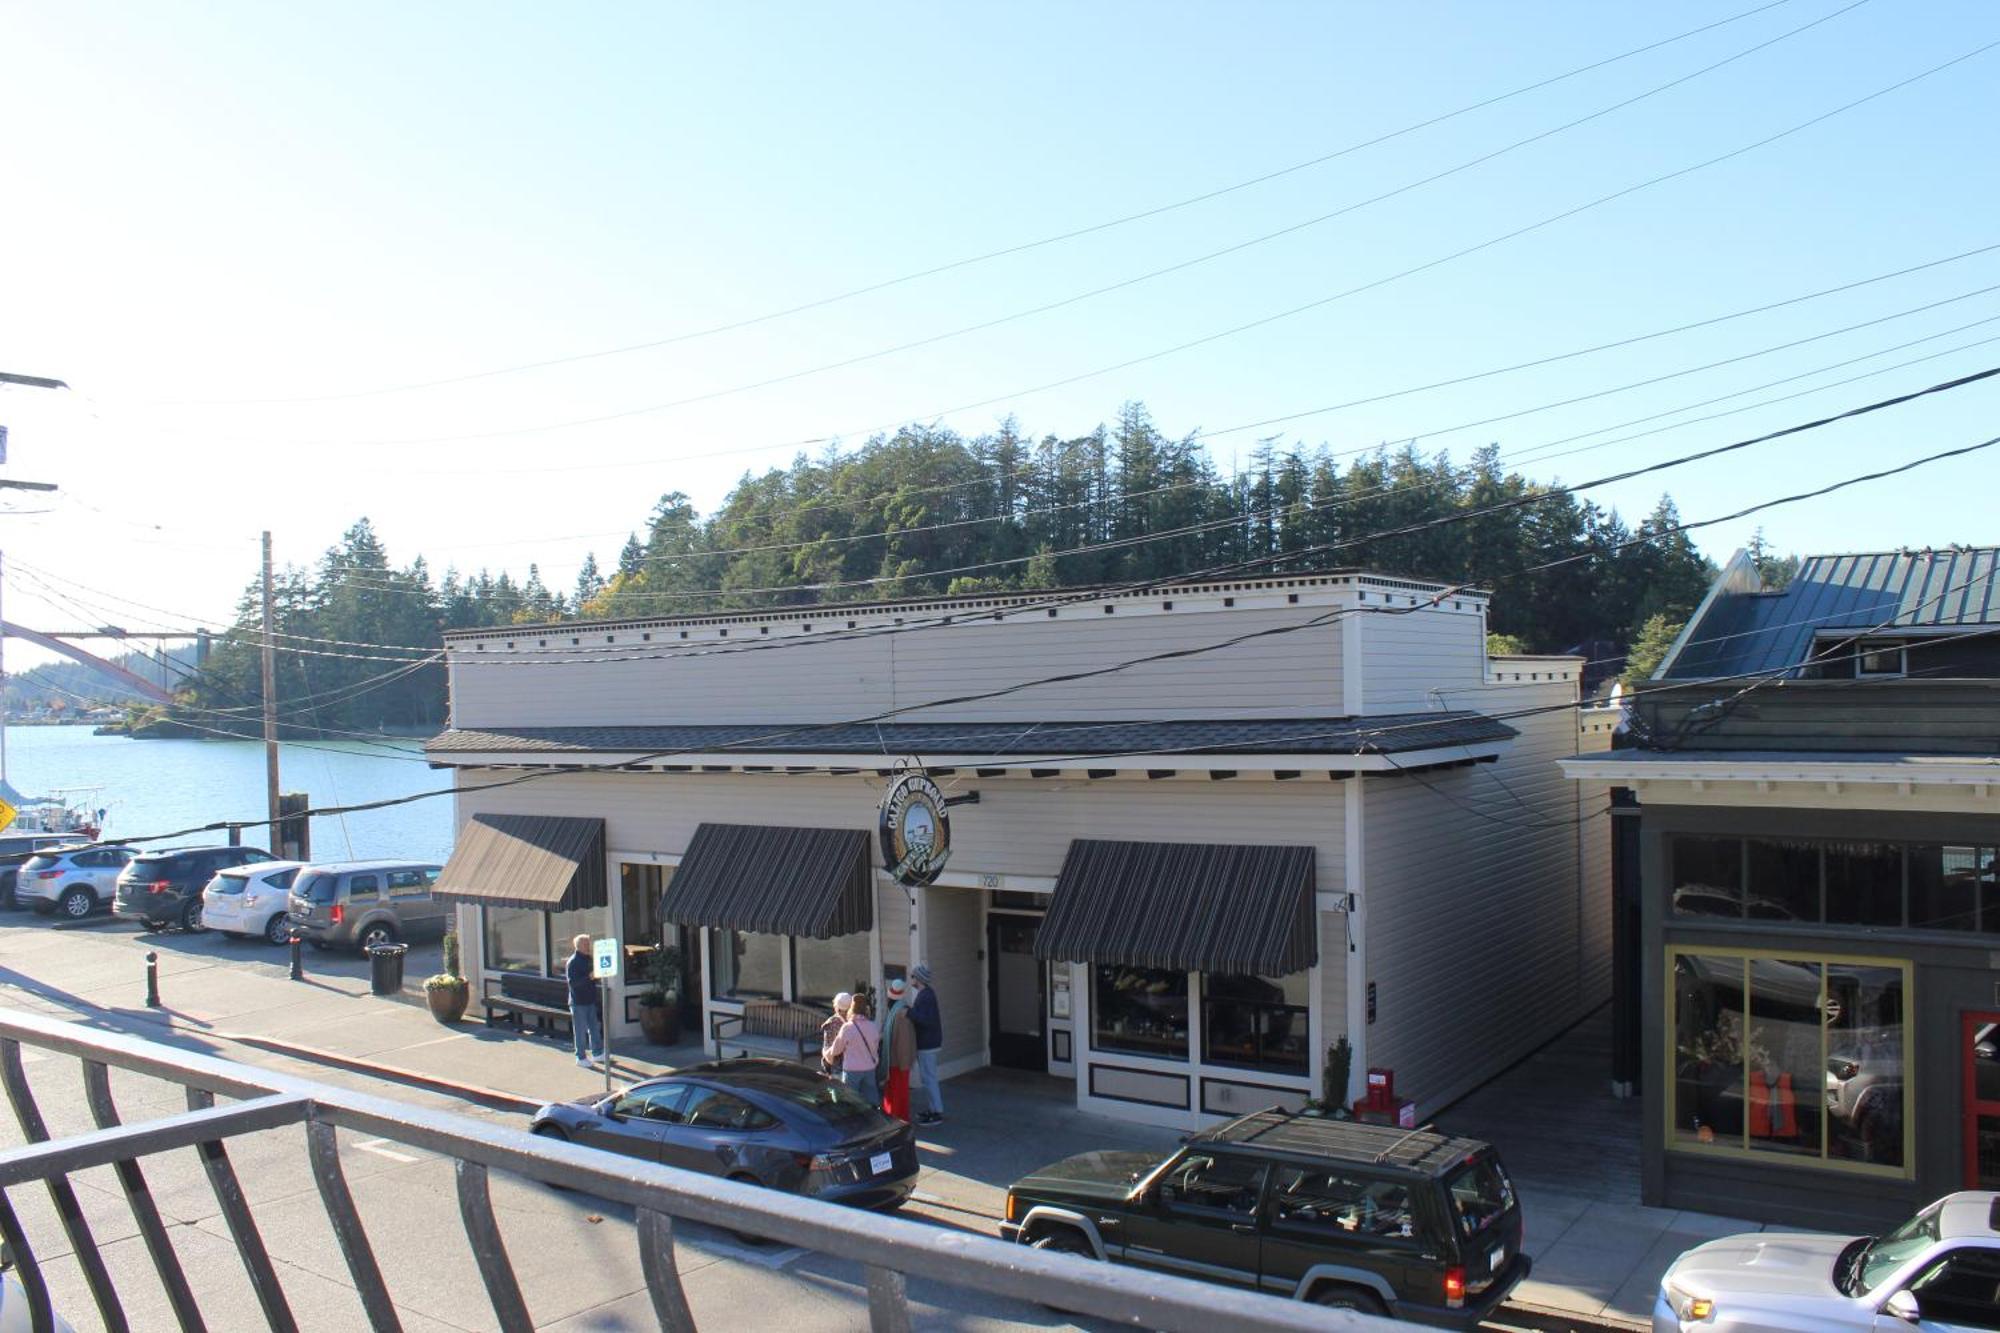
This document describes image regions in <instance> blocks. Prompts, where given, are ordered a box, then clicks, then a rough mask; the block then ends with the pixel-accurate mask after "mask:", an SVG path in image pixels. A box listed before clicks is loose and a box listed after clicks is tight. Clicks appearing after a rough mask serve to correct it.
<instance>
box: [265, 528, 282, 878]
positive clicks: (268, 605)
mask: <svg viewBox="0 0 2000 1333" xmlns="http://www.w3.org/2000/svg"><path fill="white" fill-rule="evenodd" d="M273 600H274V594H273V593H272V590H271V534H270V533H269V532H266V533H265V534H264V796H265V800H266V804H267V805H268V806H269V809H270V816H271V841H270V843H269V846H270V848H271V849H272V852H273V854H274V855H275V854H276V851H277V848H278V846H279V842H280V837H279V835H280V832H281V829H280V826H279V823H278V647H277V638H276V633H277V626H276V625H275V624H274V623H273V622H274V621H275V620H276V612H275V609H274V607H273Z"/></svg>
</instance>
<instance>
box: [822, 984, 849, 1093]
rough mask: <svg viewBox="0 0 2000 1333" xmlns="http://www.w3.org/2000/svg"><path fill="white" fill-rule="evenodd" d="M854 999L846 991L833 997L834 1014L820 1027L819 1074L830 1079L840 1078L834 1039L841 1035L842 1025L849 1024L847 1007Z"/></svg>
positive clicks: (829, 1015) (828, 1016)
mask: <svg viewBox="0 0 2000 1333" xmlns="http://www.w3.org/2000/svg"><path fill="white" fill-rule="evenodd" d="M853 1002H854V997H853V996H852V995H850V994H848V993H847V992H846V991H842V992H840V994H838V995H836V996H834V997H833V1012H832V1013H831V1014H828V1015H827V1017H826V1021H825V1022H824V1023H821V1024H820V1025H819V1072H820V1073H822V1074H825V1075H826V1076H827V1077H828V1078H839V1077H840V1062H839V1061H838V1060H836V1059H835V1058H834V1055H833V1039H834V1038H835V1037H838V1036H839V1035H840V1029H841V1025H842V1024H844V1023H846V1022H847V1006H848V1005H850V1004H852V1003H853Z"/></svg>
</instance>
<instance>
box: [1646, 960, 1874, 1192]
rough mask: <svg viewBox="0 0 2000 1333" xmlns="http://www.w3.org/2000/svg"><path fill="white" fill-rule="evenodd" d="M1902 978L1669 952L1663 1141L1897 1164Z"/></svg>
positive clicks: (1849, 965)
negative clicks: (1668, 1068)
mask: <svg viewBox="0 0 2000 1333" xmlns="http://www.w3.org/2000/svg"><path fill="white" fill-rule="evenodd" d="M1906 975H1907V969H1905V968H1904V967H1901V966H1898V965H1895V964H1889V963H1881V964H1868V963H1854V962H1845V961H1838V962H1837V961H1832V960H1828V959H1814V958H1783V957H1762V956H1753V957H1745V956H1743V955H1738V954H1709V953H1692V952H1690V953H1681V952H1679V951H1676V953H1675V957H1674V966H1673V977H1674V981H1673V985H1674V994H1673V1024H1674V1027H1673V1052H1674V1085H1673V1104H1672V1107H1671V1109H1670V1112H1669V1116H1670V1119H1669V1132H1668V1142H1669V1143H1670V1144H1671V1145H1672V1146H1674V1147H1676V1148H1681V1149H1693V1150H1701V1149H1723V1150H1729V1149H1733V1150H1738V1151H1742V1150H1748V1151H1750V1152H1753V1153H1758V1154H1764V1153H1771V1154H1782V1155H1784V1156H1787V1157H1791V1158H1794V1159H1807V1160H1813V1161H1819V1162H1845V1163H1857V1164H1864V1165H1868V1166H1875V1167H1888V1168H1892V1169H1894V1170H1897V1171H1899V1172H1900V1171H1901V1169H1902V1168H1903V1166H1904V1164H1905V1156H1904V1150H1903V1126H1904V1119H1905V1116H1904V1111H1905V1097H1906V1092H1905V1089H1906V1087H1907V1082H1908V1080H1907V1077H1906V1074H1907V1069H1906V1062H1905V1057H1904V1040H1903V1006H1904V999H1903V997H1904V989H1905V979H1906Z"/></svg>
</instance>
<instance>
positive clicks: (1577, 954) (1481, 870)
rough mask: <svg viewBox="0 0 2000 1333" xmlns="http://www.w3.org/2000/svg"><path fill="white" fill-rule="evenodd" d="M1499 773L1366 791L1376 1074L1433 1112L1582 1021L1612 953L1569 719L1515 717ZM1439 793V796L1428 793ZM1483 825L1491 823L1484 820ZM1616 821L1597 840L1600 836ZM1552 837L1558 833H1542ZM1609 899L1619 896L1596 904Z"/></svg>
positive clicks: (1493, 696)
mask: <svg viewBox="0 0 2000 1333" xmlns="http://www.w3.org/2000/svg"><path fill="white" fill-rule="evenodd" d="M1575 691H1576V686H1575V684H1574V683H1573V682H1567V683H1566V682H1553V683H1550V684H1547V685H1542V686H1528V685H1524V686H1509V687H1504V688H1496V689H1493V690H1489V691H1485V692H1484V693H1485V694H1486V695H1487V696H1489V697H1487V698H1484V699H1479V701H1478V702H1474V700H1475V698H1477V697H1478V696H1476V695H1469V694H1468V695H1460V696H1459V697H1458V699H1457V701H1456V702H1457V704H1458V706H1461V707H1484V708H1486V709H1489V710H1502V709H1517V708H1526V707H1532V706H1537V705H1544V704H1557V703H1562V702H1565V701H1568V700H1571V699H1574V698H1575ZM1511 722H1512V725H1514V726H1516V727H1518V728H1519V729H1520V731H1521V736H1520V739H1519V740H1517V741H1515V742H1514V743H1513V744H1512V745H1511V746H1510V747H1509V749H1508V753H1507V754H1506V755H1505V756H1504V757H1503V758H1502V759H1501V760H1500V761H1499V762H1498V763H1496V764H1480V765H1476V766H1473V767H1470V768H1462V769H1454V770H1447V771H1442V772H1438V773H1434V774H1427V775H1425V778H1424V782H1419V781H1417V780H1416V779H1415V778H1412V777H1369V778H1368V779H1366V785H1365V787H1364V793H1365V796H1364V802H1365V804H1364V809H1365V811H1366V814H1365V818H1366V824H1365V826H1364V831H1363V835H1364V838H1365V843H1366V849H1367V858H1366V864H1367V882H1366V884H1365V886H1364V892H1365V893H1366V894H1367V898H1368V917H1367V921H1368V926H1367V929H1368V941H1367V949H1368V954H1367V957H1368V969H1369V976H1370V978H1371V979H1372V980H1373V981H1374V982H1375V983H1376V990H1377V1005H1378V1008H1377V1015H1378V1016H1377V1021H1376V1023H1375V1025H1374V1026H1373V1027H1372V1028H1370V1029H1369V1053H1368V1060H1369V1063H1370V1064H1371V1065H1387V1066H1389V1067H1391V1068H1393V1069H1394V1070H1395V1071H1396V1085H1397V1089H1398V1091H1399V1092H1401V1093H1403V1094H1404V1095H1407V1096H1411V1097H1413V1098H1415V1099H1416V1100H1417V1102H1418V1103H1419V1105H1420V1107H1421V1108H1422V1109H1423V1111H1424V1113H1425V1114H1428V1113H1430V1112H1432V1111H1435V1110H1436V1109H1437V1108H1439V1107H1440V1106H1443V1105H1445V1104H1447V1103H1449V1102H1450V1101H1452V1100H1454V1099H1456V1098H1457V1097H1459V1096H1461V1095H1463V1094H1464V1093H1465V1092H1467V1091H1469V1090H1471V1089H1472V1088H1474V1087H1476V1086H1478V1085H1479V1084H1480V1083H1481V1082H1483V1081H1485V1080H1486V1079H1488V1078H1491V1077H1492V1076H1493V1075H1495V1074H1497V1073H1499V1072H1500V1071H1502V1070H1504V1069H1506V1068H1507V1067H1508V1066H1509V1065H1510V1064H1512V1063H1514V1062H1515V1061H1517V1060H1519V1059H1520V1058H1521V1057H1523V1056H1525V1055H1526V1054H1528V1053H1529V1052H1530V1051H1532V1050H1534V1049H1535V1047H1537V1046H1538V1045H1540V1044H1541V1043H1543V1042H1545V1041H1547V1040H1548V1039H1550V1038H1551V1037H1553V1036H1555V1035H1556V1034H1557V1033H1559V1032H1561V1031H1562V1030H1563V1029H1564V1028H1565V1027H1567V1026H1568V1025H1570V1024H1571V1023H1573V1022H1575V1021H1576V1020H1577V1019H1579V1018H1581V1017H1582V1016H1583V1015H1584V1014H1585V1013H1586V1012H1587V1011H1588V1008H1589V1007H1590V1005H1591V1004H1592V1003H1593V1000H1594V995H1595V986H1596V983H1595V982H1594V981H1592V980H1590V978H1592V977H1593V976H1594V975H1595V969H1596V968H1597V967H1599V966H1601V963H1599V962H1598V961H1596V960H1594V959H1592V955H1597V954H1602V953H1604V952H1605V951H1606V949H1607V948H1608V941H1606V940H1603V939H1601V938H1591V936H1592V934H1593V933H1596V934H1600V935H1601V933H1602V931H1603V926H1602V925H1593V924H1592V923H1591V920H1590V918H1589V916H1588V914H1587V913H1586V912H1585V911H1584V902H1583V886H1582V885H1581V884H1580V882H1579V868H1578V863H1579V857H1578V839H1577V828H1576V826H1574V825H1572V824H1571V823H1570V822H1569V821H1571V820H1574V819H1575V818H1576V816H1577V793H1576V791H1575V789H1574V786H1573V784H1571V783H1570V782H1569V781H1568V780H1566V779H1565V778H1564V777H1563V776H1562V773H1561V771H1560V770H1559V769H1558V768H1557V765H1556V762H1555V761H1556V760H1557V759H1558V758H1560V757H1561V756H1564V755H1567V754H1573V753H1575V750H1576V744H1577V742H1576V736H1577V732H1576V724H1575V720H1574V716H1573V714H1572V713H1571V712H1570V711H1569V710H1567V709H1561V710H1557V711H1552V712H1549V713H1543V714H1539V715H1535V716H1529V717H1515V718H1512V719H1511ZM1425 783H1428V784H1429V785H1428V786H1426V785H1424V784H1425ZM1475 812H1477V813H1475ZM1606 822H1607V821H1606V820H1605V819H1604V818H1603V817H1598V818H1596V819H1593V820H1592V821H1591V823H1590V824H1589V825H1586V826H1585V827H1588V828H1592V829H1595V830H1602V828H1603V826H1604V825H1605V823H1606ZM1550 824H1554V825H1556V826H1555V827H1538V826H1541V825H1550ZM1593 891H1595V892H1600V893H1605V894H1608V892H1609V887H1608V884H1607V885H1604V886H1602V887H1601V888H1598V889H1595V890H1593Z"/></svg>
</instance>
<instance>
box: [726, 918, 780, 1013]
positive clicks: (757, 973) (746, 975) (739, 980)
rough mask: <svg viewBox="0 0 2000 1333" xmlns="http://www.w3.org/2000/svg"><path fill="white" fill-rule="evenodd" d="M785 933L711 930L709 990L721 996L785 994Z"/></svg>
mask: <svg viewBox="0 0 2000 1333" xmlns="http://www.w3.org/2000/svg"><path fill="white" fill-rule="evenodd" d="M784 953H785V937H784V936H783V935H753V934H751V933H750V932H749V931H747V930H722V929H719V928H711V929H710V930H709V932H708V975H709V988H710V989H709V994H710V995H712V996H713V997H714V998H716V999H718V1000H744V999H766V1000H776V999H780V998H782V997H783V995H784V985H785V956H784Z"/></svg>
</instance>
